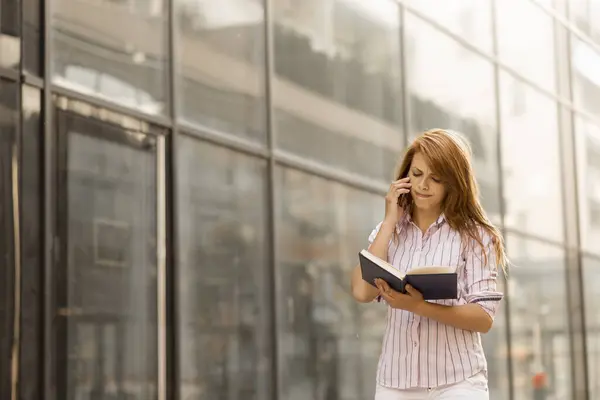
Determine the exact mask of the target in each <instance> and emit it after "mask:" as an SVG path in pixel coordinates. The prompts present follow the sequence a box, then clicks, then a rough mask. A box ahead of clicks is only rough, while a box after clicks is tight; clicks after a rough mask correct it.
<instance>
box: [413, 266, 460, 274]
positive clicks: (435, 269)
mask: <svg viewBox="0 0 600 400" xmlns="http://www.w3.org/2000/svg"><path fill="white" fill-rule="evenodd" d="M454 272H455V271H454V267H443V266H438V265H432V266H430V267H416V268H413V269H411V270H410V271H408V272H407V273H406V275H430V274H453V273H454Z"/></svg>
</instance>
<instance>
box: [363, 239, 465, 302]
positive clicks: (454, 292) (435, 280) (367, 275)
mask: <svg viewBox="0 0 600 400" xmlns="http://www.w3.org/2000/svg"><path fill="white" fill-rule="evenodd" d="M358 257H359V260H360V269H361V272H362V277H363V280H364V281H366V282H368V283H369V284H371V285H372V286H374V287H376V285H375V279H377V278H379V279H383V280H384V281H386V282H387V284H388V285H390V287H391V288H392V289H394V290H395V291H397V292H400V293H406V290H405V289H404V285H406V284H410V285H411V286H413V287H414V288H415V289H417V290H418V291H419V292H421V294H422V295H423V298H424V299H425V300H446V299H456V298H457V296H458V276H457V274H456V272H454V269H453V268H452V267H438V266H432V267H420V268H415V269H413V270H411V271H409V272H408V273H407V274H406V275H403V274H401V273H400V271H398V270H397V269H396V268H394V267H393V266H392V265H391V264H389V263H388V262H386V261H384V260H382V259H380V258H379V257H376V256H374V255H373V254H371V253H369V252H368V251H367V250H363V251H361V252H360V253H359V254H358Z"/></svg>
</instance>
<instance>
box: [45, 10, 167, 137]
mask: <svg viewBox="0 0 600 400" xmlns="http://www.w3.org/2000/svg"><path fill="white" fill-rule="evenodd" d="M46 1H50V0H46ZM47 80H49V79H46V81H47ZM49 88H50V90H51V91H52V93H54V94H58V95H61V96H65V97H68V98H71V99H73V100H78V101H81V102H84V103H88V104H90V105H92V106H96V107H100V108H105V109H107V110H109V111H113V112H116V113H119V114H123V115H126V116H129V117H133V118H136V119H138V120H140V121H144V122H148V123H150V124H152V125H156V126H157V127H160V128H167V129H171V128H172V121H171V119H170V118H168V117H163V116H156V115H150V114H144V113H143V112H140V111H138V110H135V109H132V108H129V107H126V106H122V105H120V104H117V103H112V102H110V101H106V100H102V99H100V98H98V97H95V96H87V95H85V94H82V93H80V92H77V91H74V90H71V89H67V88H64V87H62V86H59V85H53V84H52V83H51V82H50V85H49Z"/></svg>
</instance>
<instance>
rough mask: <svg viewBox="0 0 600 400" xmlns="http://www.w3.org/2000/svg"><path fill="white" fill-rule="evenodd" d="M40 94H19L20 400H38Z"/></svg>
mask: <svg viewBox="0 0 600 400" xmlns="http://www.w3.org/2000/svg"><path fill="white" fill-rule="evenodd" d="M41 102H42V93H41V92H40V91H39V90H38V89H35V88H32V87H29V86H23V89H22V91H21V107H22V118H23V120H22V121H23V125H22V137H21V145H22V147H21V157H22V163H21V210H23V211H24V212H21V293H22V296H21V360H20V365H19V367H20V371H21V374H20V377H19V378H20V392H21V393H20V397H19V398H20V400H38V399H40V398H42V397H43V396H42V395H41V393H40V387H41V382H42V377H41V374H40V372H41V369H40V355H41V354H42V346H41V344H42V342H43V325H42V318H41V317H42V310H41V307H42V304H43V295H44V290H43V287H42V268H43V265H42V254H43V251H42V225H41V223H42V199H43V193H42V192H43V186H42V185H43V181H42V178H43V177H42V171H43V169H42V168H43V166H42V163H43V160H44V158H43V152H42V134H43V131H42V129H41V128H42V124H41V120H40V113H41Z"/></svg>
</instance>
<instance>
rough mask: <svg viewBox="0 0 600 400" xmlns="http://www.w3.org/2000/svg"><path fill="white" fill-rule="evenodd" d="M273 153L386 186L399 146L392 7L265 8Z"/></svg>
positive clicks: (345, 0) (343, 1)
mask: <svg viewBox="0 0 600 400" xmlns="http://www.w3.org/2000/svg"><path fill="white" fill-rule="evenodd" d="M273 8H274V10H273V11H274V15H275V17H274V18H275V21H274V24H273V35H274V52H275V54H274V64H275V73H276V77H275V79H274V81H273V92H274V94H273V96H274V100H273V101H274V107H275V115H274V118H275V126H276V128H277V146H278V147H279V148H280V149H282V150H284V151H287V152H291V153H294V154H296V155H299V156H302V157H306V158H309V159H311V160H314V161H317V162H321V163H325V164H328V165H331V166H334V167H336V168H339V169H341V170H344V171H347V172H351V173H356V174H361V175H364V176H367V177H369V178H374V179H377V180H380V181H385V182H388V181H390V180H391V178H392V171H393V169H394V167H395V165H396V160H397V157H398V153H399V151H400V150H401V149H402V147H403V142H402V135H401V134H400V132H399V127H400V126H401V109H402V105H401V92H400V57H399V52H400V44H399V13H398V5H397V4H396V2H395V1H393V0H372V1H369V2H365V1H359V0H307V1H302V2H296V1H291V0H274V1H273Z"/></svg>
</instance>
